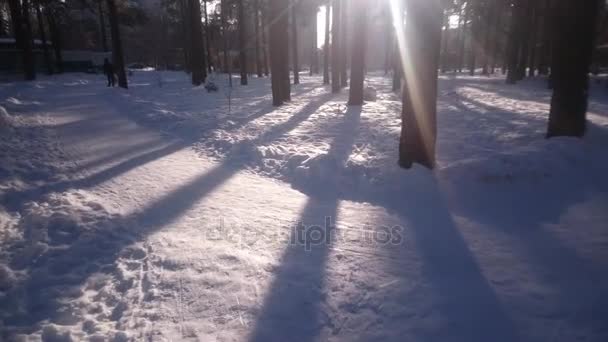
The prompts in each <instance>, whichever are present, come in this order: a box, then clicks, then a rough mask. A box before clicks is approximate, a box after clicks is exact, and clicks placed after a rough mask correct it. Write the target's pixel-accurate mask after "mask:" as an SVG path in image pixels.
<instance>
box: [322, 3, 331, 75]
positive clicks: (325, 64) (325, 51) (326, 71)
mask: <svg viewBox="0 0 608 342" xmlns="http://www.w3.org/2000/svg"><path fill="white" fill-rule="evenodd" d="M329 11H330V6H329V5H327V6H325V41H324V44H323V84H329V24H330V13H329Z"/></svg>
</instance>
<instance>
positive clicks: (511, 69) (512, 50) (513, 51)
mask: <svg viewBox="0 0 608 342" xmlns="http://www.w3.org/2000/svg"><path fill="white" fill-rule="evenodd" d="M511 11H512V14H511V23H510V29H509V37H508V40H509V41H508V44H507V58H506V61H507V63H506V64H507V84H515V82H517V81H518V72H519V70H518V61H519V54H520V46H521V44H520V36H521V31H522V27H521V25H522V20H521V18H522V16H525V13H524V8H523V7H522V0H515V1H514V2H513V6H512V10H511Z"/></svg>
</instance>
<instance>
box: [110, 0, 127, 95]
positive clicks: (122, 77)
mask: <svg viewBox="0 0 608 342" xmlns="http://www.w3.org/2000/svg"><path fill="white" fill-rule="evenodd" d="M107 6H108V14H109V19H110V34H111V35H112V59H113V60H114V71H115V72H116V74H117V75H118V86H119V87H121V88H125V89H127V88H128V84H127V74H126V73H125V61H124V56H123V54H122V43H121V41H120V27H119V26H118V14H117V12H116V4H115V3H114V0H107Z"/></svg>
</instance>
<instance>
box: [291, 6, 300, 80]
mask: <svg viewBox="0 0 608 342" xmlns="http://www.w3.org/2000/svg"><path fill="white" fill-rule="evenodd" d="M296 4H297V2H295V1H293V0H292V3H291V6H290V10H289V12H290V13H291V25H290V26H291V58H292V67H293V84H300V61H299V60H298V57H299V56H298V22H297V19H296V17H297V16H296Z"/></svg>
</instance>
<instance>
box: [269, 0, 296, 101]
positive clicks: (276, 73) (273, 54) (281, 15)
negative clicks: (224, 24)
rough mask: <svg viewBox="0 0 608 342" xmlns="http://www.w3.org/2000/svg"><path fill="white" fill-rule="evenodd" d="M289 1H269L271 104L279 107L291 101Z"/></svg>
mask: <svg viewBox="0 0 608 342" xmlns="http://www.w3.org/2000/svg"><path fill="white" fill-rule="evenodd" d="M288 13H289V0H269V7H268V17H269V18H273V20H272V21H271V22H270V25H269V30H268V33H269V38H270V39H269V41H270V52H269V55H270V69H271V74H270V80H271V85H272V104H273V105H274V106H280V105H282V104H283V103H285V101H289V100H290V99H291V87H290V82H289V17H288Z"/></svg>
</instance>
